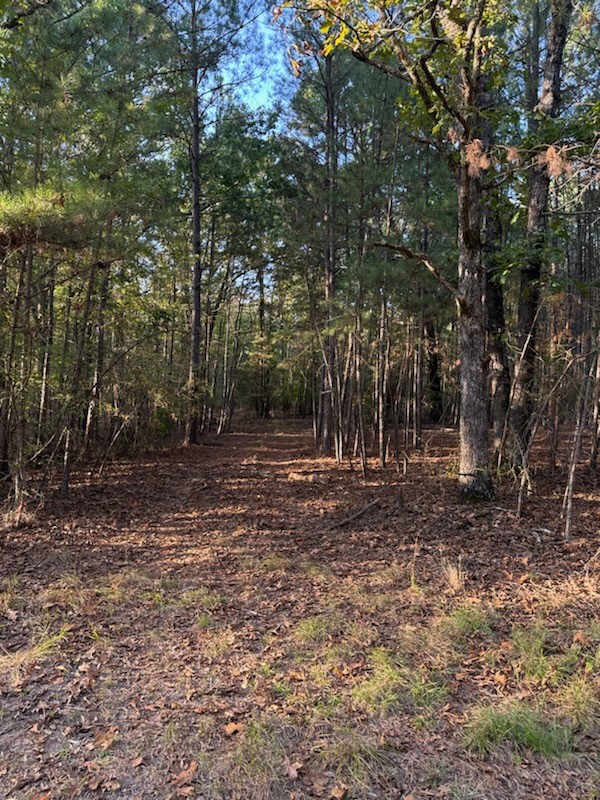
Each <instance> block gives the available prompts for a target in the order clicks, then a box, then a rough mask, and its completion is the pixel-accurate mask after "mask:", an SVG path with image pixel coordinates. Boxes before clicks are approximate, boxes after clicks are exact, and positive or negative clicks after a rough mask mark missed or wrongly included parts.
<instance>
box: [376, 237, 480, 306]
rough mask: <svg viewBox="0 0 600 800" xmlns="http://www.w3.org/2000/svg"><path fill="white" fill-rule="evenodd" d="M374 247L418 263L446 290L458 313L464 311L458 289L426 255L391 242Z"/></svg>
mask: <svg viewBox="0 0 600 800" xmlns="http://www.w3.org/2000/svg"><path fill="white" fill-rule="evenodd" d="M374 246H375V247H387V248H388V249H389V250H394V252H396V253H399V254H400V255H401V256H402V257H403V258H410V259H413V260H414V261H420V262H421V264H423V265H424V266H425V267H426V268H427V269H428V270H429V272H431V274H432V275H433V277H434V278H435V279H436V281H437V282H438V283H439V284H440V286H443V287H444V289H446V290H447V291H448V292H450V294H451V295H452V297H453V298H454V300H455V301H456V305H457V306H458V309H459V311H462V310H463V309H464V300H463V298H462V296H461V295H460V294H459V292H458V289H457V288H456V286H454V285H453V284H452V283H450V281H448V280H446V278H444V276H443V275H442V274H441V272H440V271H439V270H438V268H437V267H436V266H435V264H434V263H433V262H432V261H431V259H430V258H429V256H428V255H427V254H426V253H415V252H414V251H413V250H411V249H410V248H409V247H405V246H404V245H402V244H392V243H391V242H375V243H374Z"/></svg>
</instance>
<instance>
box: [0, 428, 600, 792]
mask: <svg viewBox="0 0 600 800" xmlns="http://www.w3.org/2000/svg"><path fill="white" fill-rule="evenodd" d="M428 442H429V443H428V448H427V449H426V452H425V454H424V455H423V456H422V457H419V458H415V459H414V461H413V462H412V463H411V465H410V467H409V473H408V476H407V477H406V478H402V477H401V476H398V475H396V473H395V472H394V471H393V470H390V471H388V472H385V473H379V472H375V471H374V472H373V473H371V475H370V476H369V477H368V478H367V479H366V480H363V479H362V478H361V476H360V475H359V473H358V472H356V471H352V470H351V469H350V468H349V467H348V466H344V467H343V468H335V466H334V465H333V464H332V463H331V462H330V461H325V460H323V459H318V458H315V457H314V453H313V448H312V444H311V439H310V435H309V433H308V432H307V430H306V428H305V426H303V425H301V424H299V423H294V422H289V423H271V424H269V425H268V426H266V427H265V428H264V429H262V430H261V429H258V430H251V431H248V432H245V433H237V434H231V435H228V436H226V437H222V438H220V439H217V438H215V439H211V440H207V441H206V442H205V443H203V444H202V445H201V446H199V447H196V448H189V449H187V450H186V449H181V448H178V449H174V450H171V451H158V452H154V453H151V454H146V455H145V456H143V457H139V458H138V459H136V460H134V461H129V462H118V463H115V464H112V465H110V466H109V467H108V468H107V470H106V472H105V474H104V475H103V476H102V477H100V478H98V477H97V476H93V475H84V474H82V475H80V476H79V480H78V481H76V483H75V485H74V489H73V492H72V496H71V498H70V499H69V500H68V501H66V502H59V501H57V500H49V501H48V502H47V503H46V506H45V508H44V509H42V510H41V511H40V512H39V513H38V514H37V517H36V519H35V520H34V521H33V522H32V525H31V526H30V527H28V528H23V529H21V530H19V531H11V532H9V534H8V535H7V539H6V541H5V543H4V544H3V546H2V548H1V549H0V575H1V576H3V585H2V589H3V591H2V594H1V595H0V643H1V645H2V651H0V670H1V671H2V681H3V683H2V709H1V714H0V787H1V788H0V798H15V800H55V799H58V798H67V797H80V798H90V799H91V798H97V797H115V798H127V799H128V800H133V798H144V799H145V798H159V799H160V800H164V799H165V798H168V797H196V798H205V799H206V800H209V798H210V800H213V798H261V797H265V798H272V800H284V799H285V800H300V799H301V798H308V797H325V798H344V797H346V798H349V799H351V798H393V797H398V798H400V797H408V796H412V797H413V798H421V797H423V798H424V797H448V798H451V797H452V798H462V797H464V798H486V799H487V798H489V799H493V798H505V797H511V798H535V797H552V796H556V797H564V798H569V797H571V798H584V797H587V798H590V799H591V798H592V797H595V796H597V795H595V794H594V793H593V791H594V790H593V785H594V780H595V777H594V776H595V774H596V777H597V774H598V773H595V770H597V769H598V765H597V763H596V755H597V744H598V739H597V734H598V727H597V721H594V720H595V713H594V711H595V709H597V708H598V706H596V705H595V704H596V703H597V700H598V695H597V692H598V672H599V670H600V625H599V623H598V619H597V612H598V608H599V606H598V600H599V595H598V581H597V578H598V568H600V564H598V563H597V561H598V559H596V561H592V562H590V561H589V560H590V558H591V557H592V556H593V554H594V552H595V551H596V549H597V546H598V542H597V537H596V536H595V534H596V532H597V530H598V527H599V522H600V513H599V511H598V498H597V497H596V496H595V495H594V493H593V492H592V493H588V496H587V497H581V498H579V499H578V501H577V502H578V509H579V517H578V525H577V538H576V539H575V540H574V541H573V542H570V543H565V542H564V541H563V539H562V536H561V532H560V527H559V521H558V513H557V511H558V508H559V497H558V495H557V494H556V493H554V495H552V494H550V490H549V491H548V493H547V494H546V496H540V497H539V498H537V499H536V500H535V502H533V501H532V503H531V504H530V506H529V510H528V516H527V518H526V519H524V520H517V519H515V517H514V515H513V514H512V512H511V508H513V507H514V500H513V499H512V498H509V497H501V498H500V499H499V500H498V501H496V503H494V504H490V505H487V506H482V507H468V506H461V505H459V504H458V503H457V502H456V501H455V498H454V485H453V482H452V480H451V479H450V477H449V472H450V470H451V466H452V456H451V455H450V453H451V445H452V437H451V434H450V433H439V432H438V433H436V434H435V435H433V434H432V435H431V436H430V437H429V440H428ZM367 507H368V509H367V510H366V511H365V512H364V513H360V514H359V515H358V516H356V517H355V518H354V519H352V520H351V521H349V522H347V523H345V522H344V521H345V520H347V519H349V518H351V517H353V515H355V514H356V513H357V512H361V511H362V510H363V509H365V508H367ZM340 523H342V524H340ZM588 562H589V563H588ZM586 564H587V568H586ZM1 653H4V655H1ZM511 703H513V704H514V703H516V704H517V705H518V704H521V705H520V706H518V709H517V711H518V713H521V711H523V709H522V708H521V706H522V707H523V708H524V709H525V710H524V711H523V714H524V715H526V713H529V711H528V710H527V709H533V711H532V713H534V716H535V715H537V716H535V719H534V720H533V721H534V722H536V721H537V722H536V724H537V723H539V724H540V725H541V726H542V728H541V729H540V730H541V732H538V733H539V736H540V737H542V738H543V737H546V738H545V739H544V741H543V742H542V744H541V745H540V743H539V742H538V743H537V744H536V743H535V742H534V743H532V742H531V741H520V740H519V741H518V740H517V739H515V737H514V736H513V735H512V734H510V735H508V734H507V735H502V734H498V735H497V734H496V733H494V732H493V731H491V730H489V729H485V730H483V732H482V724H480V723H478V724H479V728H477V725H475V723H473V722H472V720H473V719H477V718H478V717H477V714H478V713H479V712H478V711H477V709H478V708H479V707H483V708H488V707H490V706H494V707H496V706H497V707H498V708H499V709H500V710H502V709H504V708H505V707H506V708H508V707H509V706H510V704H511ZM510 707H511V708H512V706H510ZM516 707H517V706H515V708H516ZM586 712H591V714H590V713H586ZM511 713H512V712H511ZM523 719H525V717H523ZM530 722H531V720H530ZM523 724H525V723H523ZM531 724H533V722H531ZM544 725H545V726H546V728H544V727H543V726H544ZM553 725H554V728H553V727H552V726H553ZM483 727H485V726H483ZM514 727H515V726H514V725H513V728H514ZM517 727H518V725H517ZM567 728H568V731H569V736H568V737H567V738H568V741H567V739H564V741H563V740H561V739H560V736H559V734H558V731H559V729H561V730H567ZM553 731H554V732H553ZM478 734H481V736H482V737H483V739H482V740H481V741H479V740H477V738H476V735H478ZM511 736H512V739H511ZM552 736H554V739H552ZM486 737H487V738H486ZM494 737H496V738H494ZM469 742H470V744H471V746H472V747H473V746H474V745H477V744H479V745H480V747H482V748H483V749H484V750H485V749H489V750H491V755H486V756H485V757H482V756H481V755H480V754H478V752H477V750H476V749H475V750H474V749H472V748H471V749H468V748H467V744H469ZM488 745H489V747H488ZM553 747H554V750H555V751H556V754H557V755H555V757H554V758H551V759H547V758H545V757H544V753H546V754H550V751H551V750H552V748H553ZM544 748H545V750H544ZM515 753H517V755H515Z"/></svg>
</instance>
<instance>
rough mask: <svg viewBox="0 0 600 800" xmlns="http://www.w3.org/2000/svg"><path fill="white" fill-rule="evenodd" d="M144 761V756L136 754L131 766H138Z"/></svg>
mask: <svg viewBox="0 0 600 800" xmlns="http://www.w3.org/2000/svg"><path fill="white" fill-rule="evenodd" d="M143 763H144V756H138V757H137V758H134V759H133V761H132V762H131V766H132V767H140V766H141V765H142V764H143Z"/></svg>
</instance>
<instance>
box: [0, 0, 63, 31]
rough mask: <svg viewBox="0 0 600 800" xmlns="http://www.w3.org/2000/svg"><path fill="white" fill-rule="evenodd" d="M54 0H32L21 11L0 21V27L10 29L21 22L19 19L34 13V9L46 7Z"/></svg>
mask: <svg viewBox="0 0 600 800" xmlns="http://www.w3.org/2000/svg"><path fill="white" fill-rule="evenodd" d="M53 2H54V0H33V2H32V3H30V4H29V5H28V6H25V8H24V9H23V10H22V11H18V12H17V13H16V14H14V15H13V16H12V17H10V18H9V19H7V20H5V21H4V22H0V28H2V29H4V30H7V31H9V30H12V29H13V28H16V27H17V25H19V23H20V22H21V20H23V19H25V18H26V17H30V16H31V15H32V14H35V12H36V11H39V10H40V9H42V8H47V7H48V6H50V5H52V3H53Z"/></svg>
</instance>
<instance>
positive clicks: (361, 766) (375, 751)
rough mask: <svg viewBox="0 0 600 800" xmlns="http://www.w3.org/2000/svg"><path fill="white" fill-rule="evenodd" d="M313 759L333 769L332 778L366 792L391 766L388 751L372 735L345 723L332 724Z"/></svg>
mask: <svg viewBox="0 0 600 800" xmlns="http://www.w3.org/2000/svg"><path fill="white" fill-rule="evenodd" d="M317 761H318V763H319V765H320V766H321V767H322V768H323V769H324V770H327V771H330V772H333V773H334V775H335V777H336V779H338V780H339V779H343V780H344V781H345V782H347V783H349V784H350V786H354V787H360V788H362V789H367V790H370V792H372V790H373V787H374V786H376V785H378V784H379V783H380V782H382V781H385V777H386V773H390V775H391V772H392V770H393V768H394V760H393V756H392V754H391V752H389V751H388V750H386V749H385V747H383V746H382V745H381V744H380V743H379V742H378V741H377V740H376V739H375V738H373V737H372V736H369V735H367V734H364V733H361V732H360V731H358V730H357V729H356V728H355V727H354V726H353V725H350V724H347V723H343V724H339V725H335V726H334V727H333V729H332V731H331V733H330V734H329V736H328V737H327V746H326V747H324V748H323V750H322V751H321V752H320V753H319V754H318V756H317ZM352 796H353V795H352ZM371 796H375V795H371Z"/></svg>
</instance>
